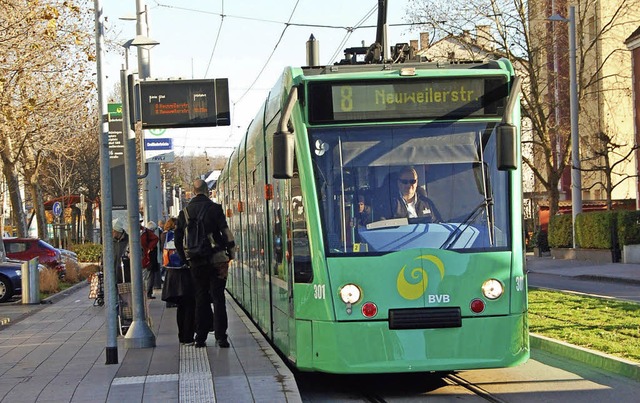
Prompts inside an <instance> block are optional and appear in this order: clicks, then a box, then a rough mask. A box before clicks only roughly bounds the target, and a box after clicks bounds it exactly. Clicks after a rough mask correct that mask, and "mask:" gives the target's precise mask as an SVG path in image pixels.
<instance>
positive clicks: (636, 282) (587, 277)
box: [575, 274, 640, 285]
mask: <svg viewBox="0 0 640 403" xmlns="http://www.w3.org/2000/svg"><path fill="white" fill-rule="evenodd" d="M575 278H579V279H580V280H591V281H606V282H607V283H617V284H634V285H640V280H636V279H635V278H621V277H612V276H602V275H598V274H580V275H578V276H575Z"/></svg>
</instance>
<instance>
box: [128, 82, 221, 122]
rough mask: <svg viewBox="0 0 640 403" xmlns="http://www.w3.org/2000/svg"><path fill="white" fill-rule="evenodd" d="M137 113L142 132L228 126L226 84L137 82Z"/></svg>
mask: <svg viewBox="0 0 640 403" xmlns="http://www.w3.org/2000/svg"><path fill="white" fill-rule="evenodd" d="M140 112H141V121H142V128H143V129H160V128H179V127H207V126H229V125H230V124H231V115H230V112H229V82H228V80H227V79H226V78H218V79H204V80H165V81H158V80H153V81H140Z"/></svg>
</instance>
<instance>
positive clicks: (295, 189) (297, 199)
mask: <svg viewBox="0 0 640 403" xmlns="http://www.w3.org/2000/svg"><path fill="white" fill-rule="evenodd" d="M302 200H303V199H302V187H301V185H300V175H299V174H298V167H297V165H294V171H293V178H291V218H292V238H293V239H292V241H293V242H292V244H293V272H294V281H295V282H296V283H310V282H311V280H312V279H313V271H312V270H311V250H310V249H309V234H308V232H307V220H306V215H305V211H304V204H303V203H302Z"/></svg>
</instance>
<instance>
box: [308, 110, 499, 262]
mask: <svg viewBox="0 0 640 403" xmlns="http://www.w3.org/2000/svg"><path fill="white" fill-rule="evenodd" d="M495 126H496V124H495V123H487V122H473V123H468V122H463V123H460V122H458V123H430V124H420V125H406V124H403V125H389V126H367V127H340V128H335V127H333V128H311V129H310V130H309V133H310V140H311V156H312V159H313V167H314V175H315V181H316V187H317V189H318V193H319V202H320V213H321V216H322V223H323V231H322V233H323V234H324V235H325V245H326V247H327V253H328V254H329V255H335V254H347V253H380V252H393V251H397V250H403V249H410V248H440V249H450V250H496V249H502V250H504V249H505V248H507V247H508V246H509V245H508V244H509V233H510V230H509V225H510V218H509V202H508V200H509V198H508V183H507V174H506V173H505V172H503V171H498V169H497V166H496V136H495Z"/></svg>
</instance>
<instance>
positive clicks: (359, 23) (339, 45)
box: [329, 4, 378, 64]
mask: <svg viewBox="0 0 640 403" xmlns="http://www.w3.org/2000/svg"><path fill="white" fill-rule="evenodd" d="M377 9H378V5H377V4H376V5H375V6H373V8H372V9H371V10H369V11H368V12H367V13H366V14H365V15H364V17H362V18H360V20H359V21H358V22H357V23H356V25H354V26H353V27H352V28H350V29H349V30H347V33H346V34H345V36H344V37H343V38H342V41H340V43H339V44H338V47H337V48H336V51H335V52H333V55H331V58H330V59H329V64H330V63H331V62H332V61H333V60H335V58H336V57H337V56H338V54H340V51H341V50H342V48H343V47H344V45H345V44H346V43H347V41H348V40H349V38H350V37H351V34H352V33H353V31H354V30H356V29H358V27H359V26H360V25H362V24H364V22H365V21H366V20H367V19H368V18H369V17H371V15H372V14H373V13H374V12H375V11H376V10H377Z"/></svg>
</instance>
